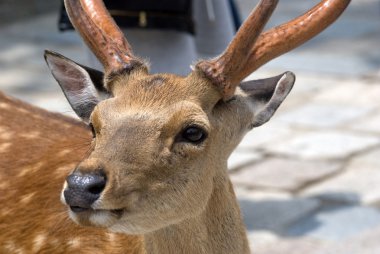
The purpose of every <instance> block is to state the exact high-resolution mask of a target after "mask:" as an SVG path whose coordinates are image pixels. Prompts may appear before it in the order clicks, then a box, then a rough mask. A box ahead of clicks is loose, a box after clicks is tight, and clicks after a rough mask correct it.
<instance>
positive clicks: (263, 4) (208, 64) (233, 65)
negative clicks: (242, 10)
mask: <svg viewBox="0 0 380 254" xmlns="http://www.w3.org/2000/svg"><path fill="white" fill-rule="evenodd" d="M277 3H278V0H261V1H260V2H259V4H258V5H257V6H256V8H255V9H254V10H253V11H252V12H251V14H250V15H249V17H248V18H247V20H246V21H245V22H244V23H243V25H242V26H241V27H240V29H239V31H238V32H237V34H236V35H235V37H234V39H233V40H232V42H231V43H230V45H229V46H228V47H227V49H226V51H225V52H224V53H223V54H222V55H221V56H220V57H218V58H216V59H213V60H209V61H201V62H199V63H198V64H197V66H196V67H197V68H198V69H200V70H201V71H202V72H203V73H204V74H205V75H206V77H207V78H209V79H210V80H211V81H212V82H213V83H214V84H215V85H217V86H218V88H219V89H220V90H221V91H222V94H223V97H225V99H226V98H228V97H230V96H232V95H233V93H234V91H235V88H236V84H238V83H239V82H240V81H241V80H237V79H236V78H235V76H236V73H238V72H239V71H240V69H241V67H242V66H245V65H246V61H248V58H247V57H248V55H249V52H250V50H251V48H252V46H253V45H254V43H255V42H256V40H257V38H258V37H259V35H260V33H261V32H262V30H263V29H264V26H265V24H266V23H267V22H268V20H269V18H270V16H271V15H272V13H273V11H274V9H275V8H276V6H277Z"/></svg>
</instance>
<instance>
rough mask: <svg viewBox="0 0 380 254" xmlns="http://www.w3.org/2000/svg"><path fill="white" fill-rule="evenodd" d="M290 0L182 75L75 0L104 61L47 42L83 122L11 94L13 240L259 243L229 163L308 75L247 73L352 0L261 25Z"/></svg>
mask: <svg viewBox="0 0 380 254" xmlns="http://www.w3.org/2000/svg"><path fill="white" fill-rule="evenodd" d="M277 2H278V1H277V0H262V1H260V3H259V5H258V7H257V8H256V9H255V10H254V11H253V12H252V14H251V15H250V16H249V17H248V19H247V21H246V22H245V23H244V24H243V26H242V28H241V29H240V30H239V31H238V33H237V35H236V37H235V39H234V40H233V41H232V42H231V44H230V46H229V47H228V48H227V49H226V51H225V52H224V53H223V54H222V55H221V56H220V57H218V58H216V59H212V60H203V61H200V62H199V63H197V64H196V66H195V67H194V69H193V71H192V72H191V73H190V74H189V75H188V76H186V77H180V76H176V75H172V74H155V75H151V74H149V71H148V67H147V65H146V64H145V63H144V61H142V60H141V59H139V58H137V57H135V56H134V55H133V53H132V50H131V47H130V45H129V44H128V42H127V40H126V39H125V38H124V36H123V34H122V33H121V31H120V30H119V29H118V27H117V26H116V24H115V23H114V22H113V21H112V19H111V17H110V16H109V14H108V12H107V10H106V9H105V7H104V5H103V4H102V2H101V1H100V0H66V1H65V5H66V8H67V11H68V14H69V16H70V18H71V21H72V22H73V25H74V26H75V27H76V29H77V30H78V32H80V34H81V35H82V37H83V38H84V40H85V42H86V43H87V45H88V46H89V47H90V48H91V49H92V50H93V52H94V53H95V55H96V56H97V57H98V59H99V60H100V62H101V63H102V64H103V66H104V68H105V70H104V73H102V72H100V71H96V70H93V69H90V68H88V67H85V66H82V65H80V64H77V63H75V62H74V61H72V60H70V59H67V58H65V57H64V56H62V55H59V54H57V53H54V52H51V51H46V52H45V59H46V62H47V64H48V66H49V68H50V70H51V72H52V74H53V76H54V77H55V79H56V80H57V81H58V83H59V85H60V86H61V88H62V90H63V92H64V94H65V96H66V98H67V99H68V101H69V103H70V104H71V106H72V108H73V109H74V111H75V112H76V113H77V115H78V116H79V117H80V118H81V119H82V121H83V123H79V122H77V121H74V120H71V119H68V118H66V117H62V116H59V115H57V114H52V113H48V112H46V111H43V110H40V109H37V108H34V107H31V106H28V105H26V104H24V103H22V102H19V101H15V100H12V99H9V98H7V97H5V96H4V95H0V119H1V122H0V141H1V143H0V153H1V157H0V166H1V170H2V171H0V176H1V179H2V184H1V185H0V188H1V191H2V192H4V193H5V195H2V196H1V197H0V198H1V205H2V208H1V213H0V222H1V223H0V246H1V247H0V250H1V251H2V252H4V253H73V252H76V253H153V254H164V253H165V254H168V253H169V254H170V253H215V254H216V253H218V254H221V253H239V254H241V253H249V252H250V250H249V246H248V241H247V237H246V234H245V229H244V225H243V222H242V219H241V215H240V210H239V206H238V204H237V201H236V197H235V194H234V191H233V188H232V185H231V182H230V180H229V177H228V173H227V159H228V157H229V155H230V154H231V153H232V151H233V150H234V149H235V147H236V146H237V145H238V143H239V142H240V140H241V139H242V138H243V136H244V135H245V134H246V133H247V132H248V131H250V130H251V129H252V128H254V127H257V126H260V125H262V124H264V123H265V122H267V121H268V120H269V119H270V118H271V116H272V115H273V114H274V112H275V111H276V109H277V108H278V107H279V106H280V104H281V103H282V101H283V100H284V99H285V98H286V96H287V95H288V94H289V92H290V90H291V89H292V87H293V84H294V82H295V76H294V74H292V73H291V72H286V73H283V74H281V75H279V76H276V77H272V78H268V79H263V80H256V81H247V82H241V81H242V79H243V78H244V77H245V76H247V75H248V74H249V73H250V72H252V71H254V70H255V69H257V68H258V67H259V66H260V65H262V64H264V63H265V62H267V61H269V60H270V59H272V58H274V57H276V56H278V55H279V54H282V53H285V52H287V51H289V50H290V49H292V48H294V47H296V46H298V45H300V44H301V43H303V42H305V41H306V40H308V39H310V38H312V37H313V36H315V35H316V34H318V33H319V32H321V31H322V30H323V29H324V28H326V27H327V26H328V25H329V24H331V23H332V22H333V21H334V20H335V19H336V18H337V17H338V16H339V15H340V14H341V13H342V12H343V10H344V9H345V7H346V6H347V5H348V3H349V0H324V1H322V2H321V3H320V4H319V5H317V7H315V8H314V9H312V10H311V11H309V12H308V13H306V14H304V15H303V16H301V17H299V18H297V19H295V20H293V21H291V22H289V23H287V24H285V25H282V26H279V27H277V28H274V29H272V30H270V31H268V32H266V33H264V34H261V31H262V29H263V27H264V25H265V23H266V22H267V20H268V18H269V16H270V15H271V13H272V12H273V10H274V8H275V7H276V4H277ZM260 34H261V35H260ZM282 37H284V38H286V39H287V41H286V42H283V41H282V40H281V38H282ZM256 42H257V43H258V44H256ZM256 60H257V61H256ZM3 119H6V121H4V120H3ZM90 130H91V132H92V137H91V135H90V133H91V132H90ZM20 157H21V159H19V158H20ZM63 182H64V185H63V189H62V192H61V198H60V199H61V202H62V203H63V204H64V205H65V206H66V207H67V209H65V208H64V206H62V205H60V204H59V198H58V196H59V190H60V189H61V184H62V183H63ZM67 212H68V216H67ZM69 218H70V219H71V220H70V219H69ZM74 222H75V223H74ZM77 224H78V225H77Z"/></svg>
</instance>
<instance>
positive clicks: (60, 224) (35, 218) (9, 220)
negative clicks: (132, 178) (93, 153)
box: [0, 93, 143, 254]
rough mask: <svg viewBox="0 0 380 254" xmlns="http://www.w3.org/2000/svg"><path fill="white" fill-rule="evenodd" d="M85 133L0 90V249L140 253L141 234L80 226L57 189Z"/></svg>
mask: <svg viewBox="0 0 380 254" xmlns="http://www.w3.org/2000/svg"><path fill="white" fill-rule="evenodd" d="M90 142H91V134H90V132H89V130H88V128H87V127H86V126H85V125H84V124H82V123H80V122H78V121H76V120H73V119H71V118H68V117H63V116H61V115H58V114H53V113H49V112H47V111H45V110H42V109H38V108H35V107H32V106H30V105H27V104H25V103H23V102H21V101H18V100H15V99H12V98H10V97H6V96H5V95H3V94H2V93H0V181H1V182H0V204H1V210H0V253H1V254H7V253H9V254H11V253H12V254H13V253H23V254H28V253H40V254H45V253H46V254H52V253H84V254H86V253H88V254H90V253H91V254H93V253H136V254H137V253H143V252H142V251H141V238H140V237H136V236H128V235H125V234H118V233H110V232H107V231H106V230H104V229H97V228H89V227H80V226H78V225H76V224H75V223H74V222H72V221H71V220H70V219H69V218H68V215H67V211H66V208H65V207H64V206H63V205H62V203H61V202H60V201H59V194H60V191H61V189H62V184H63V182H64V180H65V178H66V176H67V175H68V174H69V173H70V171H72V169H73V168H74V167H75V165H76V164H77V163H79V162H80V161H81V160H82V159H83V158H84V157H85V156H86V154H87V152H88V150H89V148H90V145H89V144H90Z"/></svg>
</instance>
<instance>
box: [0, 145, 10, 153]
mask: <svg viewBox="0 0 380 254" xmlns="http://www.w3.org/2000/svg"><path fill="white" fill-rule="evenodd" d="M10 146H11V143H3V144H0V152H2V153H5V152H6V151H7V150H8V148H9V147H10Z"/></svg>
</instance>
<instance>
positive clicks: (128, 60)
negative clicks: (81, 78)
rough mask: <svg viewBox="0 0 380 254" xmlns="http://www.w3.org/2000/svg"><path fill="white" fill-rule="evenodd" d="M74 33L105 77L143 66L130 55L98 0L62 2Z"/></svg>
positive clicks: (120, 33)
mask: <svg viewBox="0 0 380 254" xmlns="http://www.w3.org/2000/svg"><path fill="white" fill-rule="evenodd" d="M65 7H66V10H67V13H68V15H69V17H70V20H71V22H72V24H73V25H74V27H75V29H76V30H77V31H78V32H79V33H80V34H81V36H82V38H83V39H84V41H85V42H86V44H87V45H88V46H89V47H90V48H91V50H92V51H93V52H94V53H95V55H96V56H97V58H98V59H99V61H100V62H101V63H102V64H103V66H104V68H105V71H106V73H108V74H110V73H113V72H119V71H123V70H128V71H130V70H131V69H132V68H134V67H135V66H137V65H142V62H141V61H140V60H139V59H138V58H137V57H135V56H134V55H133V53H132V49H131V46H130V45H129V43H128V41H127V40H126V39H125V37H124V35H123V33H122V32H121V31H120V29H119V28H118V26H117V25H116V23H115V22H114V21H113V19H112V17H111V16H110V15H109V13H108V11H107V9H106V8H105V6H104V4H103V1H101V0H65Z"/></svg>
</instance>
